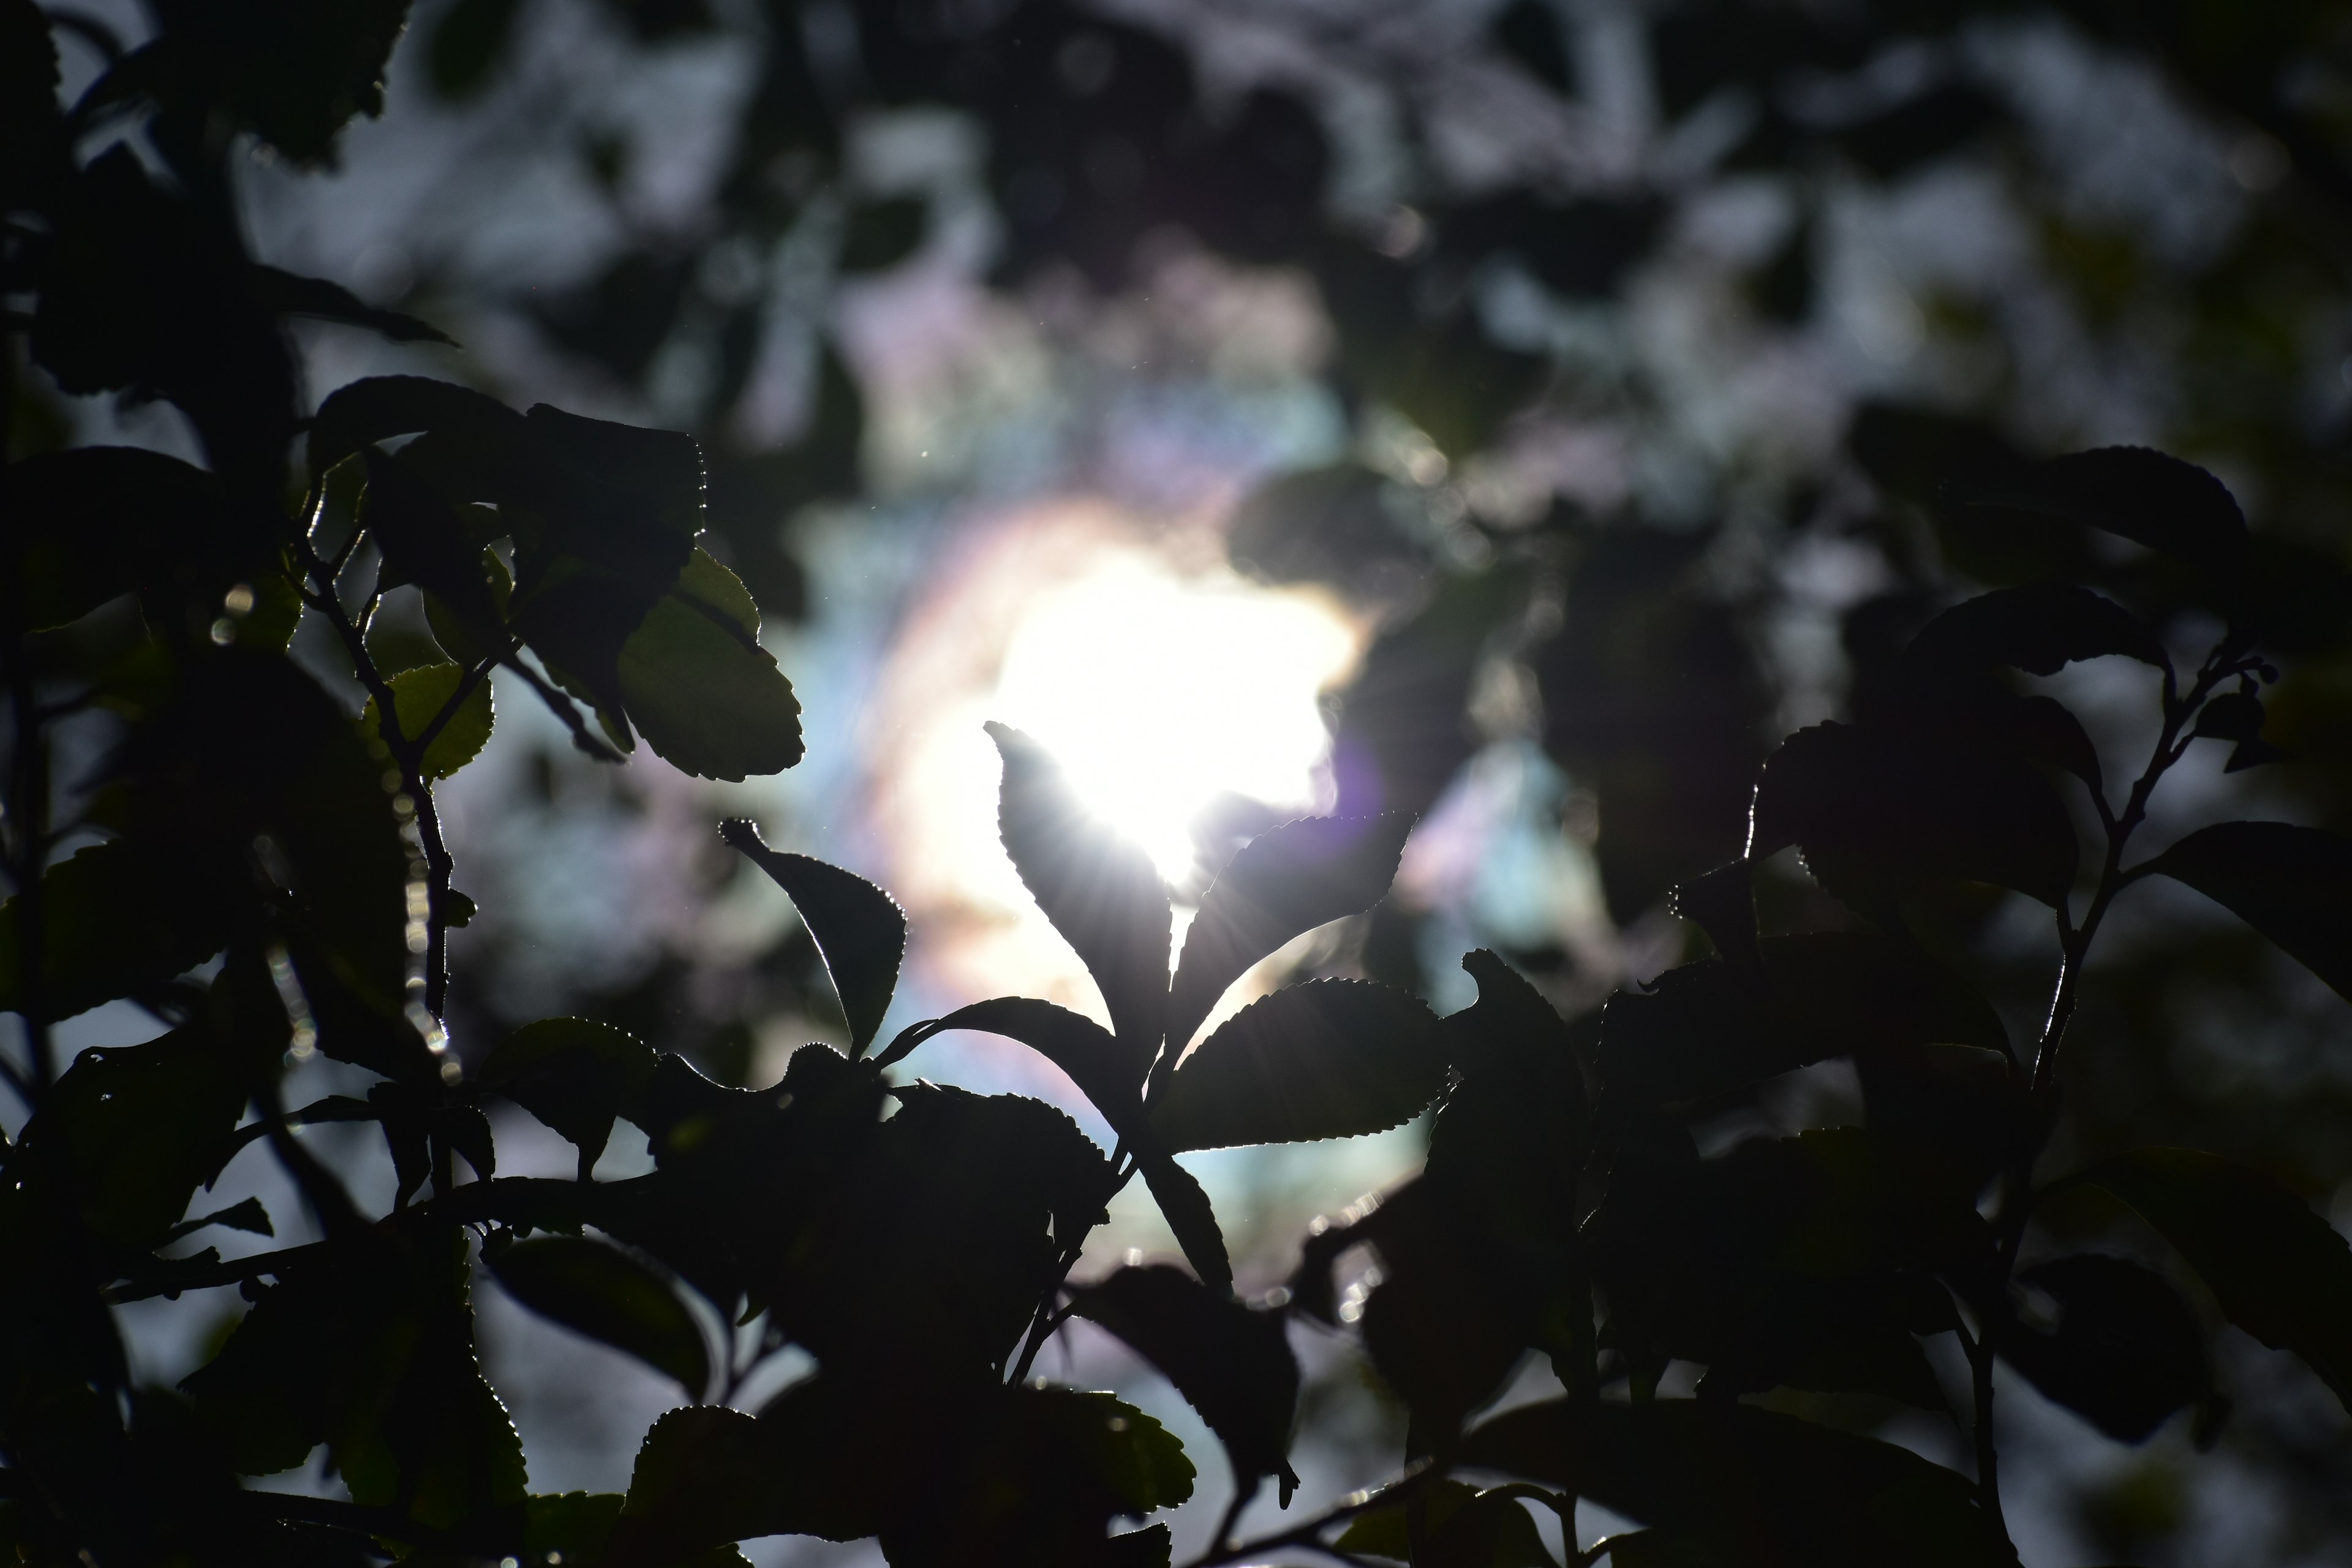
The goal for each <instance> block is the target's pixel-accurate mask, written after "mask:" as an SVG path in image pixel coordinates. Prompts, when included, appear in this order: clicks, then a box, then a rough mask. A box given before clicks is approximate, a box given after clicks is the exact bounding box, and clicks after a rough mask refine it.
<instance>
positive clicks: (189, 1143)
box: [12, 1029, 268, 1251]
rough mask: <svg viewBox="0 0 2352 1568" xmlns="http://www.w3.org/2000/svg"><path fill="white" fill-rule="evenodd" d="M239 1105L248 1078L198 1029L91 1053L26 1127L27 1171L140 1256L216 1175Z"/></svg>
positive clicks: (230, 1145) (229, 1148)
mask: <svg viewBox="0 0 2352 1568" xmlns="http://www.w3.org/2000/svg"><path fill="white" fill-rule="evenodd" d="M245 1102H246V1085H245V1081H244V1079H242V1078H241V1077H240V1076H239V1075H238V1074H237V1073H236V1071H235V1070H234V1068H232V1067H231V1065H230V1064H229V1063H228V1062H226V1061H225V1060H224V1059H223V1058H222V1057H221V1055H220V1053H218V1052H217V1051H215V1050H214V1049H213V1047H212V1046H211V1044H210V1042H209V1041H207V1040H206V1039H205V1037H204V1035H203V1032H202V1031H201V1030H196V1029H182V1030H176V1031H174V1032H173V1033H172V1034H168V1035H165V1036H164V1037H163V1038H161V1039H159V1040H152V1041H150V1042H149V1043H147V1044H146V1045H142V1046H103V1047H100V1046H93V1047H90V1048H89V1050H86V1051H84V1052H82V1053H81V1055H79V1057H76V1058H74V1063H73V1066H71V1067H70V1068H67V1069H66V1071H65V1073H64V1075H63V1076H62V1077H60V1078H59V1079H58V1081H57V1084H56V1086H55V1087H54V1088H53V1089H51V1090H50V1092H49V1096H48V1099H47V1103H46V1104H45V1105H44V1106H43V1107H42V1109H41V1110H40V1113H39V1114H38V1115H37V1116H35V1117H34V1118H33V1120H32V1121H31V1123H30V1124H29V1125H28V1126H27V1127H26V1129H25V1133H24V1147H25V1150H26V1155H27V1158H28V1162H29V1163H30V1172H31V1174H32V1175H33V1176H34V1178H35V1180H36V1181H37V1182H38V1183H39V1184H41V1185H42V1187H43V1188H44V1189H45V1190H46V1191H47V1193H48V1194H50V1195H51V1196H52V1197H53V1198H55V1199H58V1200H69V1201H72V1202H74V1203H75V1204H76V1205H78V1206H79V1210H80V1212H81V1215H82V1218H83V1221H84V1223H86V1224H87V1225H88V1226H89V1228H90V1229H91V1230H92V1231H94V1232H96V1233H97V1234H98V1235H99V1236H100V1237H103V1238H105V1239H106V1240H108V1241H110V1242H113V1243H116V1244H118V1245H120V1246H121V1247H127V1248H132V1249H137V1250H142V1251H143V1250H145V1249H146V1248H148V1247H154V1246H156V1245H158V1244H159V1243H161V1242H162V1241H163V1239H164V1238H165V1237H166V1236H167V1235H168V1234H169V1233H170V1232H171V1231H172V1229H173V1226H174V1225H176V1224H177V1222H178V1220H179V1218H180V1216H181V1215H183V1214H184V1213H186V1212H187V1207H188V1199H189V1198H190V1197H191V1196H192V1195H193V1194H194V1192H195V1190H196V1188H198V1187H199V1186H202V1185H204V1184H207V1183H209V1182H210V1181H211V1180H212V1179H213V1177H214V1176H215V1175H216V1174H218V1173H219V1171H220V1168H221V1164H222V1163H223V1162H224V1161H226V1159H227V1158H228V1156H229V1154H230V1153H231V1152H233V1151H234V1150H235V1149H236V1141H235V1137H234V1134H235V1130H236V1123H237V1118H238V1117H239V1116H240V1115H241V1114H242V1113H243V1112H244V1110H245ZM12 1174H16V1175H19V1176H21V1175H22V1174H23V1173H22V1172H14V1171H12ZM262 1223H263V1225H264V1226H267V1225H268V1221H267V1220H266V1219H265V1220H264V1221H263V1222H262Z"/></svg>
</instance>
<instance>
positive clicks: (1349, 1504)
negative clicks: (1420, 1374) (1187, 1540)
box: [1184, 1459, 1443, 1568]
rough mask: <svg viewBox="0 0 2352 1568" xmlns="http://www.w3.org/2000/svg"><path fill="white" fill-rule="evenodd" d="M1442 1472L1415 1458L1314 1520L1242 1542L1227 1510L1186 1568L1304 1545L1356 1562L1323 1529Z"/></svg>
mask: <svg viewBox="0 0 2352 1568" xmlns="http://www.w3.org/2000/svg"><path fill="white" fill-rule="evenodd" d="M1441 1473H1443V1472H1442V1470H1441V1468H1440V1467H1439V1466H1437V1465H1436V1464H1435V1463H1433V1461H1431V1460H1428V1459H1420V1460H1416V1461H1415V1462H1414V1463H1413V1464H1412V1465H1410V1466H1408V1467H1406V1468H1405V1469H1404V1471H1403V1472H1402V1474H1400V1475H1399V1476H1398V1477H1397V1478H1396V1479H1394V1480H1389V1481H1383V1482H1381V1484H1380V1485H1379V1486H1376V1487H1367V1488H1365V1489H1363V1490H1362V1491H1357V1492H1349V1494H1348V1495H1347V1496H1346V1497H1343V1498H1341V1499H1340V1500H1339V1501H1338V1502H1335V1503H1333V1504H1332V1505H1331V1506H1330V1507H1329V1508H1327V1509H1325V1510H1323V1511H1322V1512H1321V1513H1318V1514H1317V1515H1316V1516H1315V1517H1314V1518H1313V1519H1309V1520H1302V1521H1299V1522H1298V1523H1297V1524H1295V1525H1292V1526H1291V1527H1290V1528H1289V1529H1288V1530H1285V1531H1280V1532H1279V1533H1277V1534H1274V1535H1268V1536H1263V1537H1260V1538H1259V1539H1258V1540H1255V1541H1249V1542H1242V1543H1241V1544H1240V1545H1234V1544H1232V1543H1231V1542H1230V1541H1229V1540H1228V1539H1227V1537H1228V1535H1229V1533H1230V1531H1231V1530H1232V1526H1233V1522H1234V1516H1235V1515H1236V1514H1237V1513H1238V1512H1239V1511H1240V1510H1239V1508H1238V1506H1236V1507H1234V1508H1229V1509H1227V1510H1225V1511H1226V1518H1225V1521H1224V1523H1223V1525H1222V1526H1220V1528H1219V1529H1218V1531H1217V1539H1216V1540H1215V1541H1214V1542H1213V1543H1212V1544H1211V1545H1210V1547H1209V1550H1207V1551H1206V1552H1202V1553H1201V1555H1199V1556H1198V1557H1195V1558H1193V1559H1192V1561H1191V1562H1189V1563H1185V1564H1184V1568H1221V1565H1222V1564H1223V1563H1238V1562H1241V1561H1243V1560H1244V1559H1245V1558H1252V1557H1256V1556H1258V1555H1260V1554H1262V1553H1264V1552H1275V1551H1279V1550H1280V1549H1281V1548H1283V1547H1286V1546H1302V1547H1305V1548H1307V1549H1308V1550H1309V1551H1313V1552H1321V1553H1322V1554H1323V1555H1325V1556H1327V1557H1337V1558H1339V1560H1340V1561H1341V1562H1345V1563H1353V1562H1355V1561H1356V1559H1355V1558H1353V1557H1351V1556H1349V1554H1348V1553H1346V1552H1341V1551H1340V1550H1339V1548H1338V1547H1336V1546H1328V1545H1326V1544H1324V1542H1322V1541H1320V1540H1318V1536H1319V1535H1320V1534H1321V1533H1322V1531H1325V1530H1328V1529H1329V1528H1330V1527H1331V1526H1332V1525H1335V1524H1337V1523H1339V1521H1342V1520H1347V1519H1353V1518H1355V1517H1356V1515H1358V1514H1360V1513H1363V1512H1365V1511H1367V1510H1370V1509H1375V1508H1379V1507H1381V1506H1382V1505H1383V1504H1385V1503H1389V1502H1392V1501H1394V1500H1397V1499H1398V1498H1400V1497H1402V1496H1404V1495H1406V1494H1407V1493H1409V1492H1412V1491H1415V1490H1418V1489H1420V1488H1421V1487H1422V1485H1423V1483H1425V1482H1427V1481H1429V1480H1432V1479H1435V1478H1436V1477H1437V1476H1438V1475H1440V1474H1441ZM1246 1501H1247V1499H1246V1498H1240V1499H1236V1503H1237V1504H1238V1503H1242V1502H1246Z"/></svg>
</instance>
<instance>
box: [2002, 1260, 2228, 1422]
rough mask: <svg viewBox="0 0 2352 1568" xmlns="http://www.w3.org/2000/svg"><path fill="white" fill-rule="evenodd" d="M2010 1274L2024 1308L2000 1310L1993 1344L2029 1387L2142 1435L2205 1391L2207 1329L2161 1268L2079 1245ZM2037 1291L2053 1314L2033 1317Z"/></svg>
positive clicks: (2085, 1414) (2095, 1418) (2093, 1417)
mask: <svg viewBox="0 0 2352 1568" xmlns="http://www.w3.org/2000/svg"><path fill="white" fill-rule="evenodd" d="M2017 1284H2018V1285H2020V1286H2022V1287H2024V1289H2025V1290H2026V1292H2027V1294H2026V1297H2025V1311H2026V1313H2027V1317H2026V1318H2024V1319H2021V1318H2020V1317H2017V1316H2008V1317H2003V1318H2000V1319H1997V1320H1996V1321H1995V1323H1994V1341H1993V1342H1994V1345H1995V1346H1996V1348H1998V1349H1999V1350H2000V1353H2001V1355H2002V1356H2003V1357H2004V1358H2005V1359H2006V1360H2007V1361H2008V1362H2009V1363H2010V1364H2011V1366H2014V1367H2015V1368H2017V1370H2018V1371H2020V1372H2021V1373H2024V1374H2025V1375H2026V1377H2027V1378H2028V1379H2029V1380H2031V1381H2032V1384H2033V1386H2034V1387H2036V1388H2038V1389H2040V1390H2041V1391H2042V1393H2043V1394H2047V1395H2048V1396H2049V1397H2050V1398H2052V1399H2053V1400H2055V1401H2057V1402H2058V1403H2059V1404H2061V1405H2064V1406H2066V1407H2067V1408H2068V1409H2069V1410H2072V1411H2074V1412H2075V1413H2076V1414H2077V1415H2081V1416H2082V1417H2083V1418H2084V1420H2086V1421H2088V1422H2090V1423H2091V1425H2093V1426H2096V1427H2097V1428H2098V1429H2099V1430H2100V1431H2102V1432H2105V1434H2106V1435H2107V1436H2110V1437H2115V1438H2119V1439H2121V1440H2122V1441H2124V1442H2126V1443H2137V1442H2140V1441H2142V1440H2143V1439H2145V1438H2146V1437H2147V1436H2148V1434H2150V1433H2152V1432H2154V1431H2155V1430H2156V1429H2157V1428H2158V1426H2162V1425H2163V1424H2164V1420H2165V1417H2167V1416H2168V1415H2171V1414H2172V1413H2173V1412H2174V1411H2176V1410H2179V1409H2180V1408H2181V1407H2182V1406H2183V1405H2189V1404H2192V1403H2194V1402H2195V1401H2197V1400H2199V1399H2201V1398H2204V1397H2205V1396H2206V1394H2207V1393H2208V1391H2209V1388H2210V1384H2209V1383H2208V1381H2207V1377H2206V1372H2205V1336H2204V1334H2203V1333H2202V1332H2201V1331H2200V1330H2199V1329H2198V1326H2197V1320H2196V1318H2195V1317H2194V1316H2193V1315H2191V1313H2190V1312H2189V1304H2188V1303H2187V1302H2185V1301H2183V1300H2181V1299H2180V1295H2179V1292H2178V1291H2176V1290H2174V1289H2173V1288H2172V1287H2171V1286H2170V1285H2168V1284H2167V1283H2166V1282H2165V1279H2164V1276H2162V1275H2161V1274H2158V1273H2156V1272H2155V1271H2153V1270H2152V1269H2147V1268H2142V1267H2140V1266H2139V1265H2138V1264H2137V1263H2130V1262H2126V1261H2125V1260H2124V1259H2123V1258H2102V1257H2099V1256H2097V1255H2095V1254H2090V1253H2084V1254H2080V1255H2077V1256H2075V1257H2073V1258H2054V1259H2053V1260H2052V1261H2050V1262H2048V1263H2042V1264H2036V1265H2035V1266H2034V1267H2032V1268H2025V1269H2021V1270H2020V1271H2019V1272H2018V1274H2017ZM2011 1293H2012V1295H2014V1294H2016V1292H2015V1291H2012V1292H2011ZM2037 1296H2038V1297H2040V1298H2043V1299H2046V1300H2048V1301H2049V1302H2051V1303H2052V1304H2053V1305H2054V1306H2055V1307H2056V1309H2057V1321H2055V1322H2054V1323H2042V1322H2036V1321H2031V1320H2032V1316H2034V1315H2035V1308H2036V1305H2037V1303H2036V1297H2037Z"/></svg>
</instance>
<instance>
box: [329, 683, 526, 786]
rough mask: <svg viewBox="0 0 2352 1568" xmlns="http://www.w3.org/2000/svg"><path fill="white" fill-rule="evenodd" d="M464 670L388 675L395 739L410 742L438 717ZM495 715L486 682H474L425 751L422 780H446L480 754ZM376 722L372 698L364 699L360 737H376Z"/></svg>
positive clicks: (377, 725)
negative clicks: (396, 724)
mask: <svg viewBox="0 0 2352 1568" xmlns="http://www.w3.org/2000/svg"><path fill="white" fill-rule="evenodd" d="M465 679H466V672H465V671H464V670H462V669H460V668H457V666H456V665H454V664H425V665H419V666H418V667H417V668H415V669H404V670H402V671H401V672H400V673H399V674H397V675H394V676H392V677H390V678H389V679H388V680H387V682H386V683H387V684H388V685H390V686H391V688H392V705H393V711H394V713H395V714H397V715H398V716H399V719H400V733H401V738H402V739H403V740H405V741H409V742H414V741H415V739H416V738H417V737H418V736H419V735H422V734H423V733H425V730H426V728H427V727H428V726H430V725H431V724H432V723H433V721H435V720H436V719H437V718H439V717H440V715H441V710H443V709H445V708H446V707H448V706H449V703H450V700H452V699H453V698H455V697H456V696H457V688H458V687H459V686H460V685H462V684H463V683H464V681H465ZM497 719H498V715H497V713H496V712H495V710H493V709H492V708H491V706H490V682H489V679H488V677H484V678H483V679H480V680H477V681H476V682H474V688H473V689H472V690H471V691H468V692H467V693H466V697H465V700H464V701H462V702H460V703H458V704H457V714H456V716H455V717H454V718H452V719H451V720H450V721H448V722H447V723H446V724H444V725H443V726H442V727H441V732H440V733H439V734H437V735H436V736H434V737H433V743H432V744H431V745H429V746H427V747H426V748H425V765H424V770H423V771H424V773H425V777H426V778H428V779H446V778H447V777H448V776H449V775H450V774H451V773H456V772H457V770H458V769H459V768H462V767H464V766H465V765H466V764H467V763H470V762H472V761H473V760H474V759H475V758H476V757H477V756H479V755H480V754H481V750H482V748H483V747H484V746H485V745H487V744H488V743H489V739H490V729H491V726H492V725H493V724H494V723H496V722H497ZM381 724H382V721H381V720H380V719H379V718H378V717H377V715H376V706H375V700H374V699H373V698H370V699H369V700H368V705H367V707H366V708H365V709H364V710H362V711H361V713H360V730H361V731H362V733H364V734H368V735H375V734H378V733H380V732H381V731H380V726H381Z"/></svg>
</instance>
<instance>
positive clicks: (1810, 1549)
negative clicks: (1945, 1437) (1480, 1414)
mask: <svg viewBox="0 0 2352 1568" xmlns="http://www.w3.org/2000/svg"><path fill="white" fill-rule="evenodd" d="M1457 1460H1458V1462H1459V1463H1460V1464H1462V1465H1464V1466H1466V1467H1469V1468H1475V1469H1489V1470H1500V1471H1503V1472H1505V1473H1507V1474H1511V1475H1518V1476H1525V1477H1527V1478H1528V1479H1532V1480H1538V1481H1541V1482H1544V1483H1546V1484H1547V1485H1550V1486H1556V1487H1559V1488H1561V1489H1563V1490H1569V1491H1573V1492H1576V1493H1578V1494H1580V1495H1581V1496H1583V1497H1586V1498H1589V1499H1591V1500H1592V1501H1594V1502H1597V1503H1599V1504H1600V1505H1601V1507H1603V1508H1606V1509H1608V1510H1610V1511H1611V1512H1612V1513H1617V1514H1621V1515H1622V1516H1624V1517H1625V1518H1627V1519H1631V1520H1634V1521H1638V1522H1640V1523H1643V1524H1652V1525H1660V1526H1664V1527H1666V1528H1668V1529H1671V1530H1675V1531H1689V1532H1692V1533H1695V1534H1698V1535H1702V1536H1707V1537H1713V1538H1716V1539H1720V1540H1727V1541H1737V1542H1740V1543H1742V1545H1743V1547H1744V1550H1745V1553H1746V1555H1747V1556H1748V1558H1750V1559H1752V1558H1753V1557H1755V1556H1756V1555H1757V1554H1758V1553H1760V1552H1770V1553H1772V1554H1773V1555H1774V1556H1776V1557H1779V1558H1782V1559H1785V1560H1788V1561H1791V1562H1803V1563H1814V1564H1822V1565H1824V1568H1827V1565H1832V1564H1853V1565H1854V1568H1862V1565H1864V1564H1883V1563H1919V1564H1934V1565H1937V1568H1943V1565H1947V1564H1948V1565H1950V1568H1963V1565H1967V1568H1975V1565H1979V1564H1981V1565H1983V1568H1995V1565H1997V1564H2003V1563H2009V1562H2010V1561H2011V1556H2010V1553H2009V1550H2008V1548H2007V1546H2006V1545H2005V1543H2003V1542H2002V1541H2001V1539H2000V1531H1999V1530H1998V1529H1997V1528H1996V1527H1995V1526H1994V1524H1993V1523H1992V1521H1990V1520H1989V1519H1987V1518H1986V1517H1985V1516H1984V1515H1983V1514H1982V1513H1981V1512H1979V1510H1978V1509H1977V1506H1976V1503H1975V1500H1974V1497H1973V1492H1974V1488H1973V1487H1972V1486H1971V1485H1970V1483H1969V1481H1968V1479H1966V1478H1965V1477H1962V1476H1961V1475H1959V1474H1958V1473H1957V1472H1955V1471H1952V1470H1948V1469H1946V1468H1943V1467H1942V1466H1940V1465H1935V1464H1930V1463H1929V1462H1928V1461H1927V1460H1926V1459H1923V1458H1919V1457H1918V1456H1917V1455H1916V1454H1914V1453H1912V1452H1911V1451H1910V1450H1908V1449H1906V1448H1898V1447H1895V1445H1893V1444H1891V1443H1882V1442H1879V1441H1877V1440H1876V1439H1874V1438H1870V1437H1860V1436H1853V1434H1851V1433H1846V1432H1840V1431H1836V1430H1833V1429H1832V1428H1830V1427H1827V1426H1815V1425H1813V1424H1812V1423H1811V1422H1806V1421H1800V1420H1798V1419H1797V1418H1795V1417H1794V1416H1790V1415H1780V1414H1779V1413H1777V1412H1774V1411H1769V1410H1762V1409H1759V1408H1757V1407H1755V1406H1753V1405H1731V1404H1716V1403H1710V1402H1701V1401H1696V1400H1685V1399H1661V1400H1657V1401H1654V1403H1652V1404H1650V1405H1644V1406H1638V1407H1636V1406H1631V1405H1613V1404H1608V1403H1601V1404H1596V1405H1585V1406H1583V1407H1582V1408H1576V1407H1574V1406H1571V1405H1570V1404H1569V1403H1568V1402H1567V1401H1565V1400H1549V1401H1546V1402H1544V1403H1542V1404H1538V1405H1522V1406H1520V1407H1519V1408H1517V1409H1516V1410H1512V1411H1509V1412H1507V1414H1505V1415H1498V1416H1496V1418H1495V1419H1493V1420H1491V1421H1489V1422H1487V1423H1486V1424H1485V1425H1484V1426H1480V1427H1479V1428H1478V1429H1477V1430H1475V1431H1474V1432H1472V1433H1471V1434H1470V1435H1469V1436H1467V1437H1466V1438H1465V1439H1464V1441H1463V1445H1462V1448H1461V1450H1460V1452H1459V1454H1458V1455H1457Z"/></svg>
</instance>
